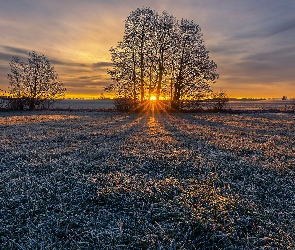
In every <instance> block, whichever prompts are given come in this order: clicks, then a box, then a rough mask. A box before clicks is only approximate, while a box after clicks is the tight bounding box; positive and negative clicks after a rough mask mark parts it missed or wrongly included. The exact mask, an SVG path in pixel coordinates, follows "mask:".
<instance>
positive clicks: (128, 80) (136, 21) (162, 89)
mask: <svg viewBox="0 0 295 250" xmlns="http://www.w3.org/2000/svg"><path fill="white" fill-rule="evenodd" d="M110 51H111V56H112V62H113V69H112V70H109V71H108V73H109V74H110V76H111V78H112V80H113V83H112V84H111V85H110V86H109V87H107V88H106V90H107V91H116V92H117V95H118V97H124V98H132V99H133V100H134V101H136V100H138V99H139V100H140V101H141V102H142V101H143V100H144V99H147V98H148V99H149V98H150V96H151V95H152V94H153V95H156V97H157V100H159V98H160V96H161V95H165V96H168V95H169V94H170V98H171V100H172V101H173V103H176V104H177V102H178V101H179V100H180V99H187V98H193V97H195V96H200V94H201V93H202V92H210V91H211V84H212V83H214V81H215V80H216V79H217V78H218V75H217V74H216V73H215V71H216V68H217V66H216V64H215V63H214V62H213V61H212V60H210V59H209V54H208V51H207V50H206V48H205V46H204V44H203V40H202V34H201V33H200V27H199V26H198V25H196V24H194V22H192V21H188V20H184V19H183V20H181V21H180V22H179V21H177V20H176V18H175V17H173V16H172V15H170V14H168V13H167V12H163V13H162V14H160V15H159V14H158V13H156V12H155V11H153V10H151V9H150V8H142V9H136V10H135V11H133V12H131V14H130V16H129V17H128V18H127V19H126V21H125V34H124V37H123V40H122V41H121V42H119V43H118V46H117V47H115V48H111V50H110ZM175 106H177V105H175Z"/></svg>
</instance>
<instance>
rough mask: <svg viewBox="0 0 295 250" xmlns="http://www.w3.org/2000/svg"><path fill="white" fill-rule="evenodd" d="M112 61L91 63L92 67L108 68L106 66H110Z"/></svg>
mask: <svg viewBox="0 0 295 250" xmlns="http://www.w3.org/2000/svg"><path fill="white" fill-rule="evenodd" d="M112 65H113V64H112V63H111V62H98V63H94V64H93V65H92V67H93V68H94V69H102V68H103V69H104V68H108V67H112Z"/></svg>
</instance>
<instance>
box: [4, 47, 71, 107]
mask: <svg viewBox="0 0 295 250" xmlns="http://www.w3.org/2000/svg"><path fill="white" fill-rule="evenodd" d="M7 78H8V80H9V92H10V95H11V96H12V97H13V98H14V99H16V100H17V101H18V104H17V106H18V107H17V108H18V109H23V108H24V107H25V106H27V107H28V108H29V109H31V110H32V109H35V107H36V106H37V105H42V106H44V105H47V106H48V105H50V104H51V103H52V102H53V101H54V100H56V99H58V98H62V97H64V92H65V90H66V89H65V88H64V87H63V83H62V82H61V81H60V80H59V78H58V74H57V73H56V72H55V70H54V67H52V66H51V65H50V62H49V60H48V59H47V58H46V57H45V56H44V55H42V54H38V53H37V52H35V51H32V52H30V53H29V58H28V60H27V62H26V63H24V62H21V61H20V59H19V58H18V57H13V59H12V61H11V62H10V73H9V74H7Z"/></svg>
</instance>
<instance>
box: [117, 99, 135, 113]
mask: <svg viewBox="0 0 295 250" xmlns="http://www.w3.org/2000/svg"><path fill="white" fill-rule="evenodd" d="M114 105H115V107H116V109H117V110H118V111H123V112H128V111H132V110H135V109H136V108H137V107H138V106H139V102H138V101H134V100H133V99H131V98H116V99H114Z"/></svg>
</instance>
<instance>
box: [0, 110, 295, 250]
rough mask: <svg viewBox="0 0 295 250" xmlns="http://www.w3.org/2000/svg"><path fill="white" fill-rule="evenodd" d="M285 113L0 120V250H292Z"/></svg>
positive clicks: (48, 115)
mask: <svg viewBox="0 0 295 250" xmlns="http://www.w3.org/2000/svg"><path fill="white" fill-rule="evenodd" d="M294 131H295V116H294V114H290V113H289V114H280V113H277V114H258V113H256V114H239V115H237V114H172V115H171V114H153V113H149V114H128V115H124V114H119V113H97V112H66V111H63V112H57V111H55V112H53V111H51V112H50V111H47V112H46V111H40V112H32V113H29V112H23V113H9V112H6V113H0V135H1V137H0V143H1V144H0V157H1V162H0V249H294V248H295V178H294V177H295V176H294V168H295V162H294V154H295V137H294Z"/></svg>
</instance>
